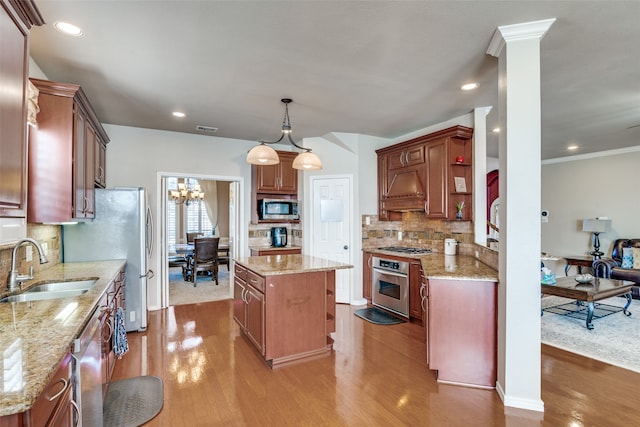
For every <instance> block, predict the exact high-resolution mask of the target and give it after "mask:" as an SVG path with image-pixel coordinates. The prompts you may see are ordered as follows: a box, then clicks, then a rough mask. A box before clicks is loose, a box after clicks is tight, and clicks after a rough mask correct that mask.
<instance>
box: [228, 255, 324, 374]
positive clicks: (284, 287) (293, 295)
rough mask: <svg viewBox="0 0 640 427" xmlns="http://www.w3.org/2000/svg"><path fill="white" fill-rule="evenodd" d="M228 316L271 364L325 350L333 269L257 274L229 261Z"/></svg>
mask: <svg viewBox="0 0 640 427" xmlns="http://www.w3.org/2000/svg"><path fill="white" fill-rule="evenodd" d="M234 271H235V278H234V284H233V286H234V300H233V317H234V319H235V321H236V322H237V323H238V325H239V326H240V328H241V330H242V332H243V334H244V335H245V336H246V337H247V338H248V339H249V341H250V342H251V343H252V344H253V345H254V346H255V348H256V349H257V350H258V352H259V353H260V355H261V356H262V357H263V358H264V359H265V360H266V361H267V363H268V364H269V365H270V366H271V367H275V366H278V365H282V364H285V363H289V362H293V361H296V360H299V359H303V358H306V357H314V356H319V355H321V354H326V353H328V352H330V351H331V348H332V346H333V340H332V339H331V337H330V336H329V334H330V333H331V332H335V270H331V271H314V272H308V273H307V272H303V273H292V274H276V275H273V276H266V277H265V276H261V275H259V274H257V273H255V272H254V271H252V270H249V269H246V268H245V267H244V266H242V265H238V264H235V265H234Z"/></svg>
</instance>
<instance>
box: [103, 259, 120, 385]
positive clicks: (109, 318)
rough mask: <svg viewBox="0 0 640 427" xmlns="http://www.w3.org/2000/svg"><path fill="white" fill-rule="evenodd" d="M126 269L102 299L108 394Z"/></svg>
mask: <svg viewBox="0 0 640 427" xmlns="http://www.w3.org/2000/svg"><path fill="white" fill-rule="evenodd" d="M124 283H125V282H124V271H121V272H120V273H119V274H118V277H117V278H116V280H114V281H113V282H112V283H111V284H110V285H109V286H108V287H107V291H106V292H105V294H104V296H103V297H102V299H101V300H100V305H99V307H100V310H101V314H100V325H101V328H102V342H101V349H102V350H101V354H102V360H101V362H102V395H103V396H105V395H106V394H107V387H108V386H109V380H110V379H111V376H112V375H113V370H114V369H115V367H116V354H115V350H114V347H113V334H114V332H115V330H116V313H117V310H118V308H124Z"/></svg>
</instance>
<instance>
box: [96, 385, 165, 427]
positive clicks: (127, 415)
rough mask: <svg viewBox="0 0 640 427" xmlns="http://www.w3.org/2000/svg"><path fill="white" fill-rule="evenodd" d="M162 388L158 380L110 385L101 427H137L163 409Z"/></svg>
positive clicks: (105, 399)
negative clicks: (102, 426)
mask: <svg viewBox="0 0 640 427" xmlns="http://www.w3.org/2000/svg"><path fill="white" fill-rule="evenodd" d="M163 403H164V384H163V383H162V380H161V379H160V378H158V377H152V376H142V377H134V378H127V379H125V380H119V381H113V382H111V383H109V388H108V389H107V395H106V396H105V398H104V404H103V411H102V412H103V414H102V416H103V422H104V424H103V425H104V427H111V426H113V427H129V426H131V427H137V426H141V425H142V424H144V423H146V422H147V421H149V420H150V419H152V418H153V417H155V416H156V415H158V413H160V410H161V409H162V405H163Z"/></svg>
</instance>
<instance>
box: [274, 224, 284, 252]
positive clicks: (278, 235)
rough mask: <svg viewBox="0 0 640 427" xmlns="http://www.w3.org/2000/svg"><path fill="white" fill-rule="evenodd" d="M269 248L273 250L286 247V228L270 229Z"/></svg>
mask: <svg viewBox="0 0 640 427" xmlns="http://www.w3.org/2000/svg"><path fill="white" fill-rule="evenodd" d="M271 246H272V247H274V248H283V247H285V246H287V227H272V228H271Z"/></svg>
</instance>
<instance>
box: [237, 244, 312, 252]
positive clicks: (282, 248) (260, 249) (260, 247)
mask: <svg viewBox="0 0 640 427" xmlns="http://www.w3.org/2000/svg"><path fill="white" fill-rule="evenodd" d="M251 249H255V250H258V251H263V250H266V249H268V250H270V251H289V250H291V249H300V250H302V246H294V245H287V246H283V247H279V248H276V247H273V246H270V245H263V246H249V250H251Z"/></svg>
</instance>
